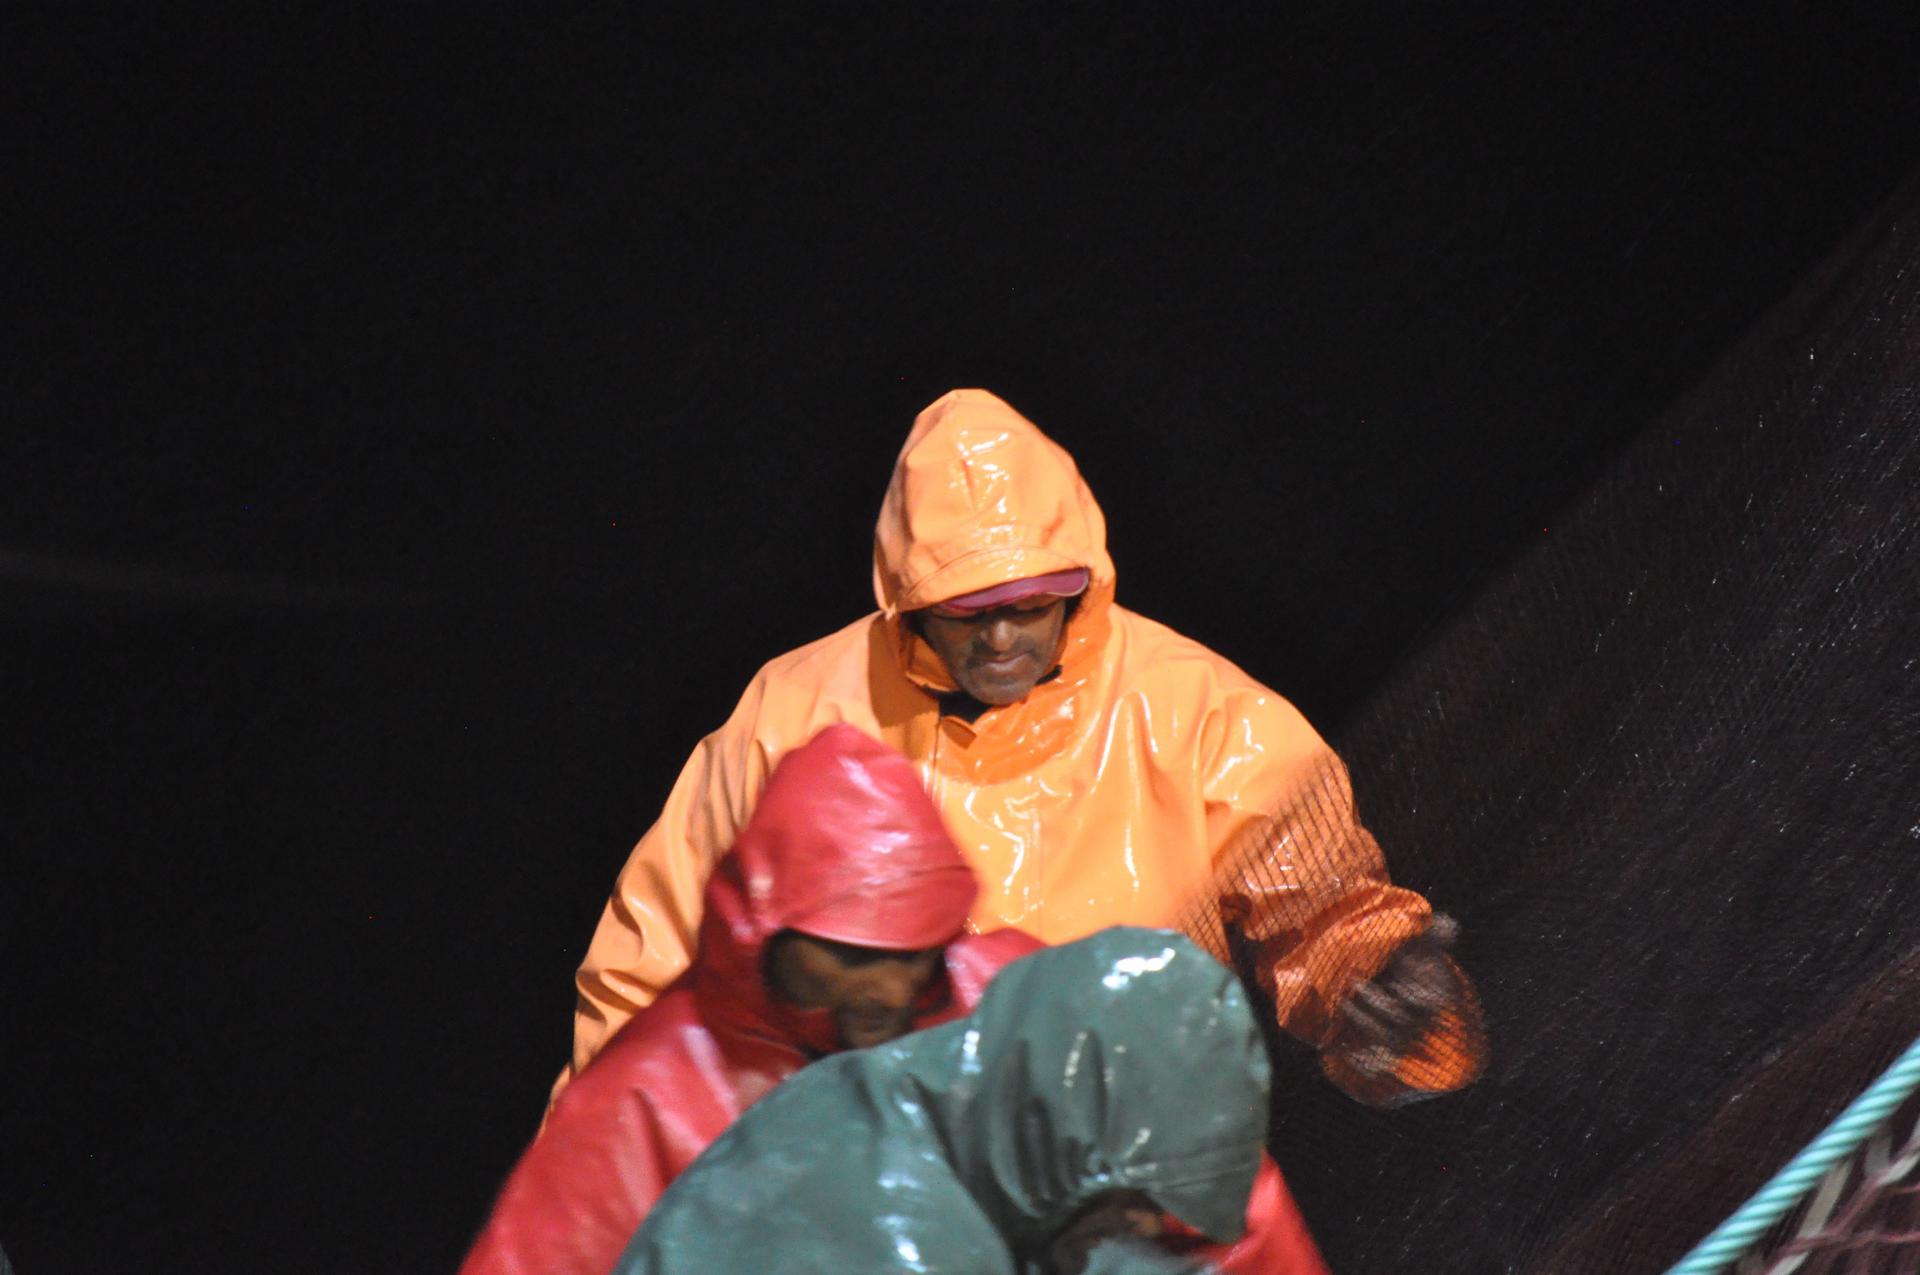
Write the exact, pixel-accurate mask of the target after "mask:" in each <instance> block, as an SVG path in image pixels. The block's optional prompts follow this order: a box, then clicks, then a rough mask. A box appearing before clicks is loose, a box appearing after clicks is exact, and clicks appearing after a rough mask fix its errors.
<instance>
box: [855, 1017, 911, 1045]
mask: <svg viewBox="0 0 1920 1275" xmlns="http://www.w3.org/2000/svg"><path fill="white" fill-rule="evenodd" d="M912 1028H913V1024H912V1023H911V1022H899V1023H889V1024H887V1025H885V1026H873V1027H857V1026H851V1025H849V1024H846V1023H842V1024H840V1033H839V1034H840V1043H841V1044H842V1045H844V1046H845V1047H846V1048H848V1049H872V1048H873V1047H874V1046H875V1045H884V1044H886V1043H887V1042H888V1041H890V1040H898V1039H900V1038H901V1037H902V1036H904V1035H906V1034H907V1033H908V1032H909V1031H910V1030H912Z"/></svg>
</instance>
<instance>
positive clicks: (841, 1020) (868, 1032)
mask: <svg viewBox="0 0 1920 1275" xmlns="http://www.w3.org/2000/svg"><path fill="white" fill-rule="evenodd" d="M942 951H943V949H941V948H937V947H936V948H929V949H927V950H926V951H921V952H896V951H892V950H890V949H887V948H877V947H856V946H854V945H853V944H851V943H834V942H830V941H829V940H827V939H817V938H814V937H813V936H812V935H810V934H796V933H794V932H792V931H790V930H789V931H787V932H786V933H783V934H781V935H780V936H778V937H777V938H775V939H774V941H773V947H772V948H771V949H770V950H769V951H768V953H767V982H768V983H769V985H770V986H771V987H772V990H773V994H774V995H775V996H777V997H779V998H780V999H781V1000H783V1001H785V1002H786V1003H787V1004H789V1005H793V1006H796V1007H798V1008H800V1009H824V1010H830V1011H832V1013H833V1023H834V1027H835V1029H836V1030H837V1031H838V1032H839V1035H840V1043H841V1044H842V1045H844V1046H846V1047H847V1048H848V1049H866V1048H868V1047H870V1046H873V1045H883V1044H885V1043H886V1042H887V1041H890V1040H892V1039H893V1038H894V1037H896V1036H904V1035H905V1034H906V1033H907V1032H909V1031H911V1030H912V1028H913V1007H914V1003H915V1002H916V1001H918V1000H919V999H920V993H922V992H923V991H925V990H926V988H927V984H928V983H929V982H931V981H932V980H933V976H934V974H935V972H936V971H938V970H939V968H940V956H941V952H942Z"/></svg>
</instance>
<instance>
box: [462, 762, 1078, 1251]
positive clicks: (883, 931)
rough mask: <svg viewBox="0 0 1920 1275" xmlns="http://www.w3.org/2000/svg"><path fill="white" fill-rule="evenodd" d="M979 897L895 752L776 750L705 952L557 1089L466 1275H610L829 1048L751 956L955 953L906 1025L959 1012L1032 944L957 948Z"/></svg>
mask: <svg viewBox="0 0 1920 1275" xmlns="http://www.w3.org/2000/svg"><path fill="white" fill-rule="evenodd" d="M974 893H975V885H974V880H973V874H972V872H971V871H970V870H969V869H968V867H967V865H966V862H965V860H964V859H963V858H962V857H961V854H960V851H959V849H958V847H956V846H955V845H954V844H953V840H952V838H951V837H950V836H949V835H948V834H947V831H946V829H945V827H944V826H943V825H942V824H941V822H940V817H939V813H938V812H937V811H936V810H935V809H934V808H933V804H932V803H931V802H930V801H928V800H927V796H926V793H925V790H924V789H923V788H922V787H921V785H920V780H919V775H918V774H917V773H916V772H915V771H914V769H913V767H912V766H911V765H910V764H909V763H908V762H907V760H906V759H905V758H903V757H901V756H900V755H899V754H898V753H896V752H894V751H893V750H892V749H890V748H888V747H886V746H885V745H883V744H880V743H878V742H876V741H875V740H873V739H871V738H869V737H867V736H865V735H862V734H861V733H860V732H859V731H857V730H855V729H853V728H852V727H850V726H836V727H831V728H829V729H827V730H825V731H823V732H821V733H820V735H819V736H817V737H816V738H815V739H813V740H812V741H811V742H809V743H807V744H805V745H804V746H802V747H801V748H799V749H797V750H795V751H794V752H792V753H789V754H788V755H787V757H786V759H785V760H784V761H783V762H782V763H781V764H780V765H779V767H777V768H776V769H775V771H774V774H773V777H772V778H771V779H770V780H769V782H768V784H767V790H766V793H765V794H764V796H763V798H762V800H761V801H760V803H759V805H758V807H757V808H756V809H755V811H754V814H753V817H752V819H750V820H749V821H748V823H747V826H746V828H745V830H743V831H742V832H741V834H740V837H739V840H738V842H737V843H736V845H735V846H734V848H733V851H732V852H731V853H730V854H728V855H727V856H726V857H725V858H724V859H722V860H721V862H720V865H719V867H718V869H717V870H716V871H715V872H714V874H713V876H712V878H711V879H710V880H709V881H708V883H707V890H706V905H707V906H706V910H705V917H704V921H703V923H702V927H701V933H700V951H699V956H698V958H697V959H696V960H695V962H694V964H693V965H692V967H691V968H690V969H689V970H688V972H687V974H686V975H685V976H684V977H683V978H681V979H680V980H679V981H678V982H676V983H675V984H674V985H673V987H671V988H670V989H668V991H667V993H666V994H665V995H664V996H662V997H661V998H660V999H659V1000H658V1001H656V1002H655V1003H654V1004H653V1005H652V1006H650V1007H649V1008H648V1009H647V1010H646V1012H644V1013H642V1014H640V1015H638V1016H636V1017H635V1018H634V1019H633V1020H632V1021H631V1022H630V1023H628V1024H627V1026H626V1027H625V1028H624V1029H623V1030H622V1031H621V1032H620V1033H619V1034H618V1035H616V1036H615V1037H614V1039H613V1040H612V1041H611V1042H610V1043H609V1045H608V1047H607V1048H606V1049H605V1050H604V1051H603V1052H602V1053H601V1055H600V1056H599V1057H598V1058H597V1059H596V1060H595V1061H594V1064H593V1065H592V1066H591V1067H589V1068H587V1069H586V1071H585V1072H583V1073H582V1074H581V1076H580V1077H579V1079H578V1080H577V1081H575V1083H573V1084H572V1085H570V1086H568V1088H567V1090H566V1092H564V1093H563V1094H561V1095H560V1098H559V1101H558V1102H557V1103H556V1104H555V1106H554V1109H553V1112H552V1114H551V1116H550V1117H549V1119H548V1122H547V1126H546V1128H545V1130H544V1131H543V1132H542V1134H541V1135H540V1137H539V1138H538V1139H536V1140H535V1142H534V1143H533V1145H532V1146H530V1147H529V1148H528V1149H527V1151H526V1153H525V1154H524V1155H523V1156H522V1157H521V1160H520V1163H519V1164H518V1165H516V1166H515V1168H514V1170H513V1173H512V1175H511V1176H510V1177H509V1178H508V1179H507V1183H506V1186H505V1187H504V1189H503V1190H502V1191H501V1194H500V1198H499V1201H498V1202H497V1204H496V1205H495V1208H494V1211H493V1215H492V1217H491V1219H490V1220H489V1221H488V1223H487V1225H486V1228H485V1229H484V1230H483V1231H482V1232H481V1234H480V1237H479V1239H478V1240H477V1241H476V1242H475V1244H474V1247H473V1250H472V1251H471V1252H470V1253H469V1255H468V1257H467V1261H466V1264H465V1265H464V1266H463V1267H462V1273H463V1275H533V1273H534V1272H539V1273H540V1275H605V1272H606V1271H607V1270H608V1269H609V1268H611V1267H612V1265H613V1263H614V1260H615V1259H616V1258H617V1257H618V1256H619V1255H620V1251H621V1249H623V1248H625V1247H626V1244H627V1241H628V1240H630V1239H631V1238H632V1237H633V1232H634V1228H635V1227H637V1226H638V1225H639V1224H640V1221H641V1219H642V1218H643V1217H644V1216H645V1215H646V1213H647V1211H648V1210H649V1209H651V1208H652V1207H653V1204H654V1202H655V1201H656V1200H657V1199H658V1198H659V1196H660V1193H661V1192H662V1191H664V1190H665V1189H666V1188H667V1186H668V1184H669V1183H671V1182H672V1181H673V1179H674V1178H676V1177H678V1176H679V1174H680V1173H681V1171H683V1170H684V1169H685V1168H686V1167H687V1165H689V1164H691V1163H692V1162H693V1160H694V1158H695V1157H696V1156H698V1155H699V1154H700V1152H701V1151H703V1150H705V1148H706V1147H707V1145H708V1144H709V1143H710V1142H712V1141H713V1139H714V1138H716V1137H718V1136H719V1135H720V1133H721V1132H722V1131H724V1130H725V1129H726V1127H727V1126H728V1125H730V1124H732V1123H733V1121H734V1120H736V1119H737V1118H738V1117H739V1116H740V1113H741V1112H743V1111H745V1110H746V1109H747V1108H748V1107H749V1106H751V1105H752V1104H753V1103H754V1102H756V1101H757V1100H759V1099H760V1098H761V1097H762V1096H763V1095H765V1094H766V1093H768V1092H769V1091H770V1090H772V1089H773V1087H774V1086H776V1085H778V1084H779V1083H781V1082H782V1081H784V1080H785V1079H786V1078H787V1077H788V1076H790V1075H792V1074H793V1073H794V1072H795V1071H797V1070H798V1069H799V1068H801V1067H802V1066H804V1065H805V1064H806V1063H807V1062H808V1061H810V1060H811V1058H813V1057H815V1056H817V1055H818V1054H820V1053H823V1052H827V1051H830V1050H832V1049H833V1048H834V1047H835V1043H836V1042H835V1041H834V1039H833V1033H832V1024H831V1023H830V1022H829V1021H828V1020H827V1018H826V1016H825V1014H824V1013H819V1012H804V1011H796V1010H794V1009H792V1008H791V1007H788V1006H785V1005H782V1004H780V1003H779V1002H777V1001H775V1000H774V999H773V998H772V997H771V996H769V995H768V993H767V991H766V988H765V984H764V982H763V980H762V978H761V973H760V971H761V959H762V955H763V953H764V950H765V947H766V944H767V941H768V940H769V939H771V938H772V937H773V936H774V935H775V934H777V933H779V932H780V931H781V930H783V929H796V930H800V931H803V932H805V933H809V934H814V935H817V936H818V937H822V938H832V939H838V940H840V941H842V942H847V943H856V944H860V945H862V946H868V947H884V948H896V949H908V950H912V949H921V948H927V947H933V946H938V945H941V944H947V943H949V941H950V940H953V941H952V942H951V945H950V946H948V948H947V960H946V970H945V975H944V977H942V978H940V979H937V980H935V982H934V984H933V985H932V986H931V987H930V988H929V989H928V992H927V994H926V996H925V997H924V998H923V1000H922V1002H921V1005H920V1012H919V1015H918V1018H917V1020H916V1021H917V1022H918V1024H919V1025H921V1026H930V1025H933V1024H937V1023H940V1022H944V1021H947V1020H949V1019H952V1018H956V1017H958V1016H960V1015H962V1014H965V1013H966V1012H968V1011H969V1010H971V1009H972V1008H973V1007H974V1006H975V1005H976V1004H977V1003H978V1001H979V998H980V994H981V992H982V990H983V989H984V988H985V986H986V984H987V982H988V981H989V980H990V979H991V978H992V977H993V975H994V974H995V973H996V972H998V971H999V969H1000V968H1001V967H1002V966H1004V965H1006V964H1008V963H1009V962H1011V961H1013V960H1015V959H1017V958H1018V957H1021V956H1024V955H1026V954H1027V953H1029V952H1032V951H1034V950H1035V949H1037V948H1038V947H1039V946H1040V944H1039V943H1038V942H1037V941H1036V940H1034V939H1032V938H1029V937H1028V936H1026V935H1024V934H1021V933H1020V932H1019V931H1017V930H1002V931H999V932H997V933H994V934H989V935H961V934H960V933H959V931H960V929H961V926H962V925H963V924H964V923H965V921H966V917H967V911H968V908H969V906H970V905H971V903H972V902H973V897H974Z"/></svg>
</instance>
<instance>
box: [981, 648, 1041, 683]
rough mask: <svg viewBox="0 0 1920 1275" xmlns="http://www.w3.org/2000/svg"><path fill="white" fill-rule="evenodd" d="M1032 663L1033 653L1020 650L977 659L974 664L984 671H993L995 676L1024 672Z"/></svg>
mask: <svg viewBox="0 0 1920 1275" xmlns="http://www.w3.org/2000/svg"><path fill="white" fill-rule="evenodd" d="M1032 663H1033V655H1032V654H1031V653H1030V652H1027V651H1020V652H1018V653H1016V654H1013V655H1002V656H997V657H995V658H992V659H987V658H985V657H983V658H981V659H978V660H975V661H974V663H973V666H974V667H975V668H976V669H979V670H980V671H981V672H982V673H991V674H993V675H994V676H995V677H1008V676H1011V675H1013V674H1015V673H1020V672H1024V671H1025V670H1026V668H1027V667H1028V666H1029V665H1030V664H1032Z"/></svg>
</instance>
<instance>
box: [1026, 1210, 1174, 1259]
mask: <svg viewBox="0 0 1920 1275" xmlns="http://www.w3.org/2000/svg"><path fill="white" fill-rule="evenodd" d="M1165 1230H1166V1223H1165V1221H1164V1219H1163V1218H1162V1216H1161V1213H1160V1209H1159V1207H1158V1206H1157V1205H1155V1204H1154V1202H1153V1201H1152V1200H1151V1199H1150V1198H1148V1196H1147V1193H1146V1192H1145V1191H1108V1192H1106V1193H1105V1194H1103V1195H1099V1196H1095V1197H1094V1199H1093V1201H1092V1203H1090V1204H1088V1205H1087V1207H1085V1208H1083V1209H1081V1210H1080V1211H1079V1212H1078V1213H1076V1214H1074V1216H1073V1219H1072V1220H1071V1221H1070V1222H1068V1223H1067V1224H1066V1225H1065V1226H1063V1227H1061V1228H1060V1233H1059V1234H1057V1235H1055V1236H1054V1237H1053V1243H1052V1244H1050V1245H1048V1247H1047V1269H1048V1270H1049V1271H1050V1272H1051V1275H1080V1272H1082V1271H1084V1270H1086V1269H1087V1261H1088V1259H1090V1258H1091V1257H1092V1256H1093V1250H1094V1249H1095V1248H1096V1247H1098V1246H1099V1245H1100V1244H1101V1243H1102V1242H1103V1241H1106V1240H1110V1239H1115V1238H1117V1237H1119V1236H1123V1235H1130V1236H1132V1237H1134V1238H1135V1239H1142V1240H1151V1239H1157V1238H1159V1236H1160V1235H1161V1233H1162V1232H1164V1231H1165Z"/></svg>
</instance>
